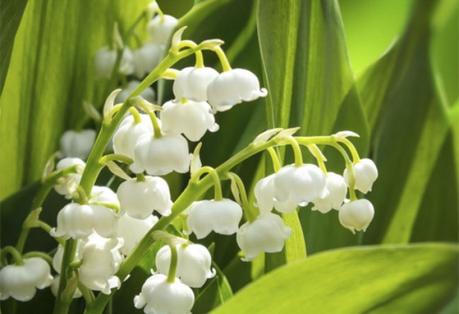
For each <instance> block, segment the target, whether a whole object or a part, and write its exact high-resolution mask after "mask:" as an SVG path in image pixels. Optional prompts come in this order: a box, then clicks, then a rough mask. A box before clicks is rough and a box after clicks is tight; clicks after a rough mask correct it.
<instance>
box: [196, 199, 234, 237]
mask: <svg viewBox="0 0 459 314" xmlns="http://www.w3.org/2000/svg"><path fill="white" fill-rule="evenodd" d="M187 213H188V218H187V224H188V228H189V230H190V231H191V232H194V234H195V235H196V237H197V238H198V239H202V238H204V237H206V236H207V235H208V234H209V233H211V232H212V231H214V232H215V233H219V234H224V235H231V234H234V233H236V231H237V230H238V227H239V222H240V221H241V218H242V208H241V206H240V205H239V204H238V203H236V202H235V201H232V200H230V199H222V200H218V201H217V200H203V201H198V202H194V203H193V204H191V205H190V207H188V209H187Z"/></svg>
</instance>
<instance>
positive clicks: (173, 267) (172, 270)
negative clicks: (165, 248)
mask: <svg viewBox="0 0 459 314" xmlns="http://www.w3.org/2000/svg"><path fill="white" fill-rule="evenodd" d="M169 247H170V249H171V263H170V265H169V273H168V274H167V282H168V283H173V282H174V281H175V275H176V273H177V262H178V258H177V247H176V246H175V244H169Z"/></svg>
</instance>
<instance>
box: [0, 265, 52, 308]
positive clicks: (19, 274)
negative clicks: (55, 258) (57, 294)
mask: <svg viewBox="0 0 459 314" xmlns="http://www.w3.org/2000/svg"><path fill="white" fill-rule="evenodd" d="M23 262H24V264H22V265H7V266H5V267H3V268H2V269H1V270H0V300H6V299H8V298H9V297H12V298H13V299H16V300H18V301H23V302H25V301H29V300H31V299H32V298H33V297H34V296H35V293H36V290H37V288H38V289H44V288H46V287H49V286H50V285H51V283H52V281H53V277H52V276H51V267H49V265H48V263H47V262H46V261H45V260H44V259H42V258H39V257H31V258H25V259H24V260H23Z"/></svg>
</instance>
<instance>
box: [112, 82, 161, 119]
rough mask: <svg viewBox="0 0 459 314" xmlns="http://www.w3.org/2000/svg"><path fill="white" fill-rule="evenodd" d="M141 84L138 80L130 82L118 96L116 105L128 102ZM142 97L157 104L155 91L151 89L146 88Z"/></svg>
mask: <svg viewBox="0 0 459 314" xmlns="http://www.w3.org/2000/svg"><path fill="white" fill-rule="evenodd" d="M139 84H140V82H139V81H136V80H132V81H129V83H127V85H126V86H124V87H123V90H122V91H121V92H120V93H119V94H118V96H116V103H122V102H124V101H126V99H128V97H129V95H131V93H132V92H133V91H134V89H136V87H137V86H138V85H139ZM140 96H141V97H142V98H143V99H145V100H147V101H149V102H155V91H154V90H153V89H152V88H151V87H147V88H145V90H144V91H143V92H142V94H140ZM125 119H126V118H125Z"/></svg>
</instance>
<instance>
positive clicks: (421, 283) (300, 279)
mask: <svg viewBox="0 0 459 314" xmlns="http://www.w3.org/2000/svg"><path fill="white" fill-rule="evenodd" d="M458 257H459V249H458V247H457V246H452V245H443V244H423V245H411V246H384V247H365V248H349V249H341V250H336V251H331V252H326V253H321V254H317V255H315V256H313V257H310V258H308V259H306V260H303V261H298V262H296V263H292V264H288V265H286V266H283V267H281V268H279V269H277V270H275V271H273V272H271V273H270V274H268V275H266V276H264V277H262V278H260V279H259V280H258V281H256V282H254V283H252V284H250V285H249V286H247V287H246V288H245V289H243V290H241V291H240V292H239V293H238V294H236V295H235V296H234V297H233V298H232V299H231V300H229V301H228V302H227V303H225V304H224V305H223V306H220V307H219V308H217V309H216V310H215V311H214V312H213V313H338V312H339V313H342V314H346V313H349V314H353V313H368V312H377V313H395V312H398V313H434V312H436V311H437V310H438V309H441V308H442V307H443V306H444V305H445V304H447V303H448V302H449V301H450V300H451V299H452V298H453V297H454V288H455V285H456V284H457V282H456V278H457V267H456V266H457V264H456V263H457V258H458Z"/></svg>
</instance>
